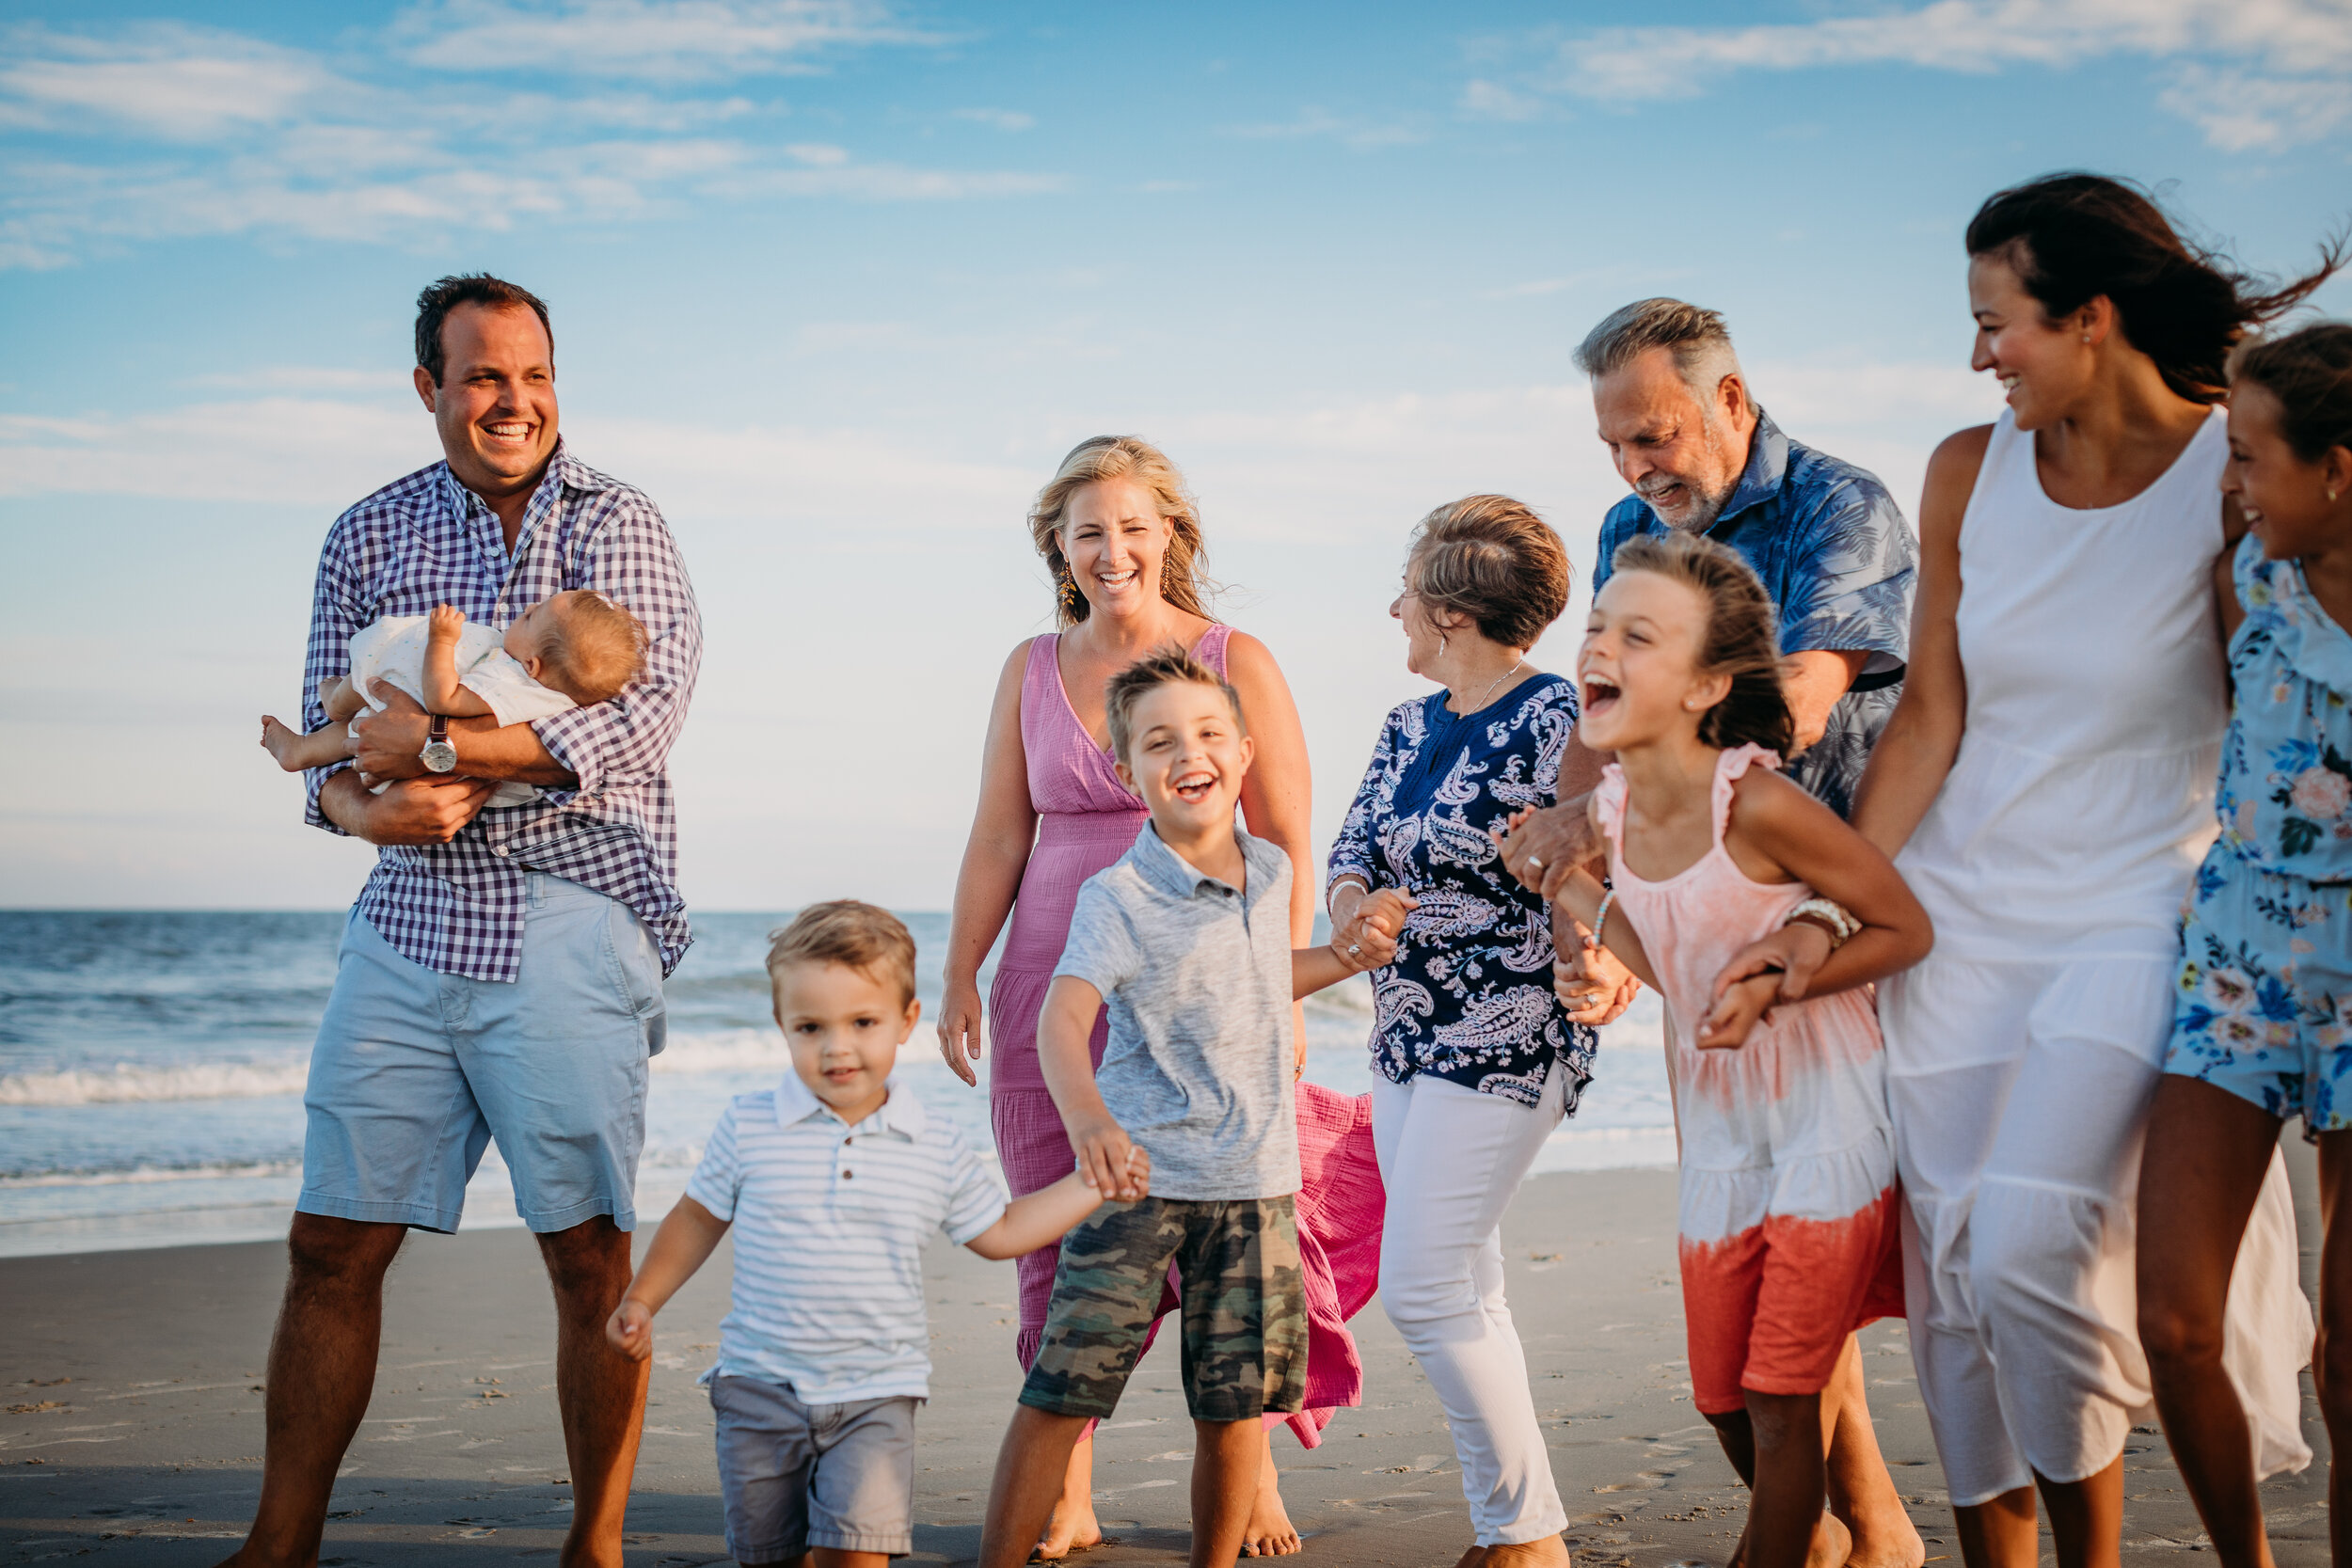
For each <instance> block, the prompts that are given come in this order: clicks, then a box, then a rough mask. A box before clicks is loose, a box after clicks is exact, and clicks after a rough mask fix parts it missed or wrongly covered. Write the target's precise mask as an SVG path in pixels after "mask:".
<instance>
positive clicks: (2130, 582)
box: [1879, 409, 2312, 1507]
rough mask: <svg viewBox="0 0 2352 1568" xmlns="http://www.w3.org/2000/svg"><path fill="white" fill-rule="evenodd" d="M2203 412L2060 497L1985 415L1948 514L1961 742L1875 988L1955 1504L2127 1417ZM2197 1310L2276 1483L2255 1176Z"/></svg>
mask: <svg viewBox="0 0 2352 1568" xmlns="http://www.w3.org/2000/svg"><path fill="white" fill-rule="evenodd" d="M2224 425H2225V420H2224V416H2223V414H2222V412H2221V410H2219V409H2216V410H2214V413H2213V416H2212V418H2211V419H2210V420H2208V422H2207V423H2206V425H2205V427H2204V428H2203V429H2202V430H2201V431H2199V432H2198V434H2197V435H2196V436H2195V437H2194V438H2193V439H2192V440H2191V441H2190V442H2189V444H2188V446H2187V448H2186V449H2185V451H2183V452H2182V453H2181V455H2180V457H2179V458H2178V459H2177V460H2175V461H2174V463H2173V464H2172V467H2170V468H2169V470H2167V472H2166V473H2165V474H2164V476H2163V477H2162V478H2161V479H2159V480H2157V481H2156V483H2153V484H2152V485H2150V486H2149V487H2148V488H2147V489H2146V490H2145V491H2143V492H2141V493H2140V494H2139V495H2138V496H2136V497H2134V498H2133V499H2131V500H2128V501H2126V502H2124V503H2123V504H2122V505H2121V506H2111V507H2100V508H2095V509H2090V510H2075V509H2072V508H2067V507H2062V506H2059V505H2058V504H2057V503H2056V502H2054V501H2052V500H2051V499H2049V497H2048V496H2047V495H2046V494H2045V493H2044V492H2043V490H2042V481H2041V476H2040V474H2039V473H2038V472H2037V471H2036V468H2035V463H2034V441H2033V436H2031V435H2030V434H2028V433H2026V432H2022V431H2020V430H2018V429H2017V427H2016V425H2015V424H2014V423H2013V422H2012V420H2011V419H2010V415H2009V414H2007V413H2004V414H2002V416H2001V418H2000V422H1999V423H1998V424H1996V425H1995V426H1994V431H1993V436H1992V440H1991V443H1990V445H1989V446H1988V447H1987V448H1986V451H1985V454H1984V465H1983V467H1982V468H1981V469H1980V470H1979V473H1978V476H1977V483H1976V489H1975V492H1974V493H1973V494H1972V495H1971V496H1970V498H1969V500H1968V509H1967V512H1966V514H1965V515H1964V516H1963V519H1962V523H1961V533H1960V553H1961V598H1960V607H1959V611H1958V620H1959V631H1960V657H1961V664H1962V666H1963V669H1964V671H1965V672H1966V674H1967V684H1968V705H1967V728H1966V732H1965V734H1964V735H1963V737H1962V740H1961V745H1960V752H1959V755H1958V756H1957V758H1956V759H1955V760H1954V762H1953V764H1952V770H1951V773H1950V776H1949V777H1948V778H1947V780H1946V781H1945V784H1944V787H1943V789H1942V791H1941V792H1940V793H1939V794H1938V795H1937V796H1936V799H1935V801H1934V804H1933V805H1932V806H1931V807H1930V808H1929V811H1928V814H1927V816H1926V817H1925V818H1923V819H1922V820H1921V822H1920V824H1919V827H1918V831H1917V832H1915V833H1914V834H1913V835H1912V839H1911V842H1910V843H1909V844H1908V845H1907V846H1905V847H1904V849H1903V851H1902V853H1901V854H1900V855H1899V856H1898V857H1897V859H1896V864H1897V866H1898V867H1899V868H1900V870H1901V871H1902V874H1903V876H1904V878H1905V879H1907V880H1908V881H1909V882H1910V884H1911V886H1912V888H1913V889H1914V891H1915V892H1916V893H1917V894H1918V895H1919V899H1920V902H1921V903H1922V904H1924V905H1925V906H1926V907H1927V911H1928V913H1929V914H1930V916H1931V917H1932V918H1933V920H1934V922H1935V950H1934V951H1933V952H1932V953H1931V955H1930V956H1929V957H1928V958H1927V960H1926V961H1925V962H1923V963H1921V964H1920V965H1918V966H1917V967H1916V968H1915V969H1913V970H1911V971H1909V972H1908V973H1906V974H1899V975H1897V976H1895V977H1893V978H1892V979H1889V980H1885V981H1883V982H1881V984H1880V989H1879V1013H1880V1020H1881V1023H1882V1026H1883V1029H1884V1031H1885V1037H1886V1060H1887V1088H1888V1096H1889V1099H1890V1101H1891V1105H1892V1109H1893V1113H1894V1124H1895V1148H1896V1159H1897V1164H1898V1168H1899V1171H1900V1174H1901V1177H1902V1183H1903V1193H1904V1197H1905V1200H1906V1206H1907V1212H1906V1215H1905V1232H1906V1234H1905V1242H1906V1246H1905V1252H1906V1257H1905V1294H1906V1296H1907V1298H1908V1313H1909V1316H1910V1320H1911V1343H1912V1354H1913V1357H1914V1360H1915V1364H1916V1366H1917V1369H1918V1374H1919V1386H1920V1392H1921V1397H1922V1399H1923V1400H1924V1402H1925V1403H1926V1405H1927V1410H1928V1418H1929V1423H1930V1425H1931V1427H1932V1429H1933V1431H1934V1433H1935V1441H1936V1447H1937V1449H1938V1451H1939V1453H1940V1455H1941V1457H1942V1459H1943V1463H1944V1468H1945V1472H1946V1477H1947V1482H1948V1484H1949V1486H1950V1489H1951V1499H1952V1502H1953V1503H1954V1504H1955V1505H1956V1506H1960V1507H1970V1506H1973V1505H1976V1504H1979V1503H1982V1502H1985V1501H1988V1500H1990V1499H1991V1498H1993V1497H1997V1496H1999V1495H2000V1494H2001V1493H2003V1492H2007V1491H2010V1490H2012V1489H2013V1488H2016V1487H2020V1486H2026V1485H2028V1484H2030V1483H2031V1482H2032V1481H2033V1478H2034V1475H2035V1474H2036V1473H2039V1474H2040V1475H2042V1476H2043V1477H2045V1478H2047V1479H2049V1480H2052V1481H2080V1480H2083V1479H2085V1478H2087V1477H2090V1476H2092V1475H2095V1474H2097V1473H2098V1472H2099V1471H2101V1470H2103V1469H2105V1468H2106V1466H2107V1465H2109V1464H2110V1463H2111V1462H2113V1460H2114V1459H2115V1458H2116V1456H2117V1455H2118V1454H2119V1453H2121V1452H2122V1447H2123V1441H2124V1437H2125V1435H2126V1433H2128V1432H2129V1431H2130V1429H2131V1426H2132V1424H2133V1422H2134V1421H2135V1420H2142V1419H2146V1418H2148V1415H2149V1412H2150V1410H2151V1409H2152V1407H2153V1402H2152V1395H2151V1391H2150V1386H2149V1381H2148V1365H2147V1359H2146V1357H2145V1355H2144V1354H2142V1352H2141V1350H2140V1347H2139V1338H2138V1334H2137V1326H2136V1325H2137V1300H2136V1293H2135V1289H2134V1283H2133V1243H2134V1234H2135V1225H2134V1210H2135V1207H2136V1204H2137V1193H2138V1186H2139V1150H2140V1144H2141V1140H2142V1138H2143V1135H2144V1133H2145V1131H2146V1124H2147V1115H2148V1107H2149V1102H2150V1099H2151V1097H2152V1096H2153V1093H2154V1090H2155V1085H2156V1081H2157V1078H2158V1076H2159V1075H2160V1073H2161V1071H2162V1069H2163V1064H2164V1051H2165V1044H2166V1041H2167V1039H2168V1038H2169V1034H2170V1025H2171V1019H2172V986H2171V982H2172V976H2173V968H2174V965H2175V963H2176V962H2177V959H2178V951H2179V940H2180V939H2179V916H2180V911H2181V907H2182V903H2183V900H2184V898H2185V895H2186V893H2187V890H2188V885H2189V879H2190V878H2191V876H2192V875H2193V874H2194V872H2195V871H2196V868H2197V863H2198V861H2199V859H2200V858H2201V855H2202V854H2203V852H2204V849H2205V847H2206V846H2207V845H2208V844H2209V843H2210V842H2211V841H2212V840H2213V837H2214V835H2215V832H2216V827H2215V823H2214V817H2213V796H2214V789H2215V779H2216V768H2217V762H2218V757H2219V752H2220V744H2221V736H2222V732H2223V730H2224V729H2225V728H2226V726H2227V724H2228V721H2229V691H2228V687H2227V684H2226V681H2225V679H2224V673H2223V669H2224V667H2223V661H2222V654H2221V640H2220V627H2219V625H2218V622H2217V618H2216V616H2215V613H2214V608H2213V570H2212V569H2213V562H2214V560H2215V558H2216V556H2217V554H2218V553H2219V552H2220V550H2221V548H2222V544H2223V541H2222V533H2221V503H2220V495H2219V479H2220V473H2221V465H2222V461H2223V459H2224V457H2225V456H2226V455H2227V446H2226V441H2225V438H2224V435H2223V431H2224ZM2229 1314H2230V1341H2231V1351H2230V1354H2229V1356H2228V1360H2229V1363H2230V1370H2231V1372H2232V1375H2233V1377H2234V1378H2235V1379H2236V1380H2237V1385H2238V1388H2239V1391H2240V1393H2241V1394H2242V1395H2243V1396H2244V1397H2245V1398H2246V1401H2247V1405H2248V1414H2249V1418H2250V1419H2251V1422H2252V1425H2253V1428H2254V1433H2255V1445H2256V1449H2257V1454H2256V1459H2257V1463H2258V1466H2259V1468H2260V1469H2261V1470H2262V1472H2263V1473H2264V1474H2265V1475H2267V1474H2270V1473H2272V1472H2275V1471H2277V1470H2280V1469H2283V1468H2289V1467H2294V1468H2300V1467H2301V1466H2302V1465H2305V1464H2308V1463H2309V1462H2310V1458H2311V1452H2310V1449H2308V1448H2306V1447H2305V1446H2304V1444H2303V1441H2302V1437H2301V1434H2300V1431H2299V1425H2298V1420H2297V1417H2298V1414H2299V1393H2298V1390H2297V1388H2296V1370H2297V1369H2298V1368H2299V1367H2300V1365H2301V1364H2302V1358H2304V1357H2307V1356H2308V1354H2309V1351H2310V1347H2311V1342H2312V1326H2311V1325H2312V1318H2311V1308H2310V1305H2309V1303H2308V1302H2306V1301H2305V1300H2304V1297H2303V1294H2302V1291H2301V1289H2300V1286H2299V1281H2298V1276H2297V1260H2296V1246H2295V1212H2294V1208H2293V1204H2292V1201H2291V1197H2290V1195H2289V1192H2288V1189H2287V1183H2286V1172H2285V1166H2284V1164H2282V1163H2281V1162H2280V1161H2279V1160H2277V1159H2276V1158H2274V1160H2273V1162H2272V1167H2271V1172H2270V1176H2269V1179H2268V1181H2267V1183H2266V1184H2265V1188H2264V1191H2263V1196H2262V1200H2261V1202H2260V1204H2259V1205H2258V1206H2257V1208H2256V1212H2255V1216H2254V1222H2253V1225H2252V1226H2251V1227H2249V1231H2248V1237H2247V1241H2246V1243H2245V1246H2244V1248H2243V1249H2242V1250H2241V1252H2240V1254H2239V1259H2238V1266H2237V1269H2236V1271H2235V1274H2234V1275H2233V1279H2232V1282H2231V1289H2230V1307H2229ZM2290 1347H2292V1349H2291V1350H2290V1349H2289V1348H2290ZM2282 1350H2289V1353H2288V1354H2281V1351H2282Z"/></svg>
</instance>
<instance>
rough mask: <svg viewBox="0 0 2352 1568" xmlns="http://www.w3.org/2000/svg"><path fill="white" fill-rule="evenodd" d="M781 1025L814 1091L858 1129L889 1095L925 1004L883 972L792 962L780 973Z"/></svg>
mask: <svg viewBox="0 0 2352 1568" xmlns="http://www.w3.org/2000/svg"><path fill="white" fill-rule="evenodd" d="M774 982H775V997H776V1023H777V1025H778V1026H779V1027H781V1028H782V1029H783V1030H784V1037H785V1042H786V1043H787V1044H788V1045H789V1046H791V1048H792V1070H793V1072H794V1073H796V1074H798V1075H799V1077H800V1080H801V1082H802V1083H803V1084H806V1085H808V1088H809V1092H810V1093H811V1094H814V1095H815V1096H816V1097H817V1098H818V1100H819V1101H823V1102H824V1103H825V1104H827V1105H830V1106H832V1107H833V1109H834V1113H835V1114H836V1115H838V1116H839V1117H841V1119H842V1120H844V1121H847V1122H850V1123H851V1124H853V1125H854V1124H855V1123H857V1122H860V1121H863V1120H864V1119H865V1118H866V1117H869V1116H872V1115H873V1114H874V1110H875V1108H876V1107H878V1106H880V1105H881V1104H882V1101H883V1100H884V1099H885V1098H886V1091H887V1090H888V1088H889V1085H890V1069H892V1068H893V1067H895V1066H897V1065H898V1047H900V1046H902V1045H904V1044H905V1043H906V1041H907V1037H908V1036H909V1035H911V1034H913V1033H914V1025H915V1024H916V1023H917V1022H920V1021H921V1019H922V1017H923V1004H922V1003H920V1002H917V1001H915V1000H914V998H912V997H907V996H902V995H900V994H899V993H898V989H897V987H896V986H894V985H893V984H891V983H890V981H889V980H887V979H885V978H884V977H883V976H882V975H881V974H876V973H873V972H870V971H867V970H863V969H852V968H850V966H849V965H847V964H837V963H818V962H814V961H809V962H801V963H788V964H786V965H784V966H783V967H782V968H781V969H779V970H777V971H776V973H775V975H774Z"/></svg>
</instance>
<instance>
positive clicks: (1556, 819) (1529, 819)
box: [1487, 804, 1600, 902]
mask: <svg viewBox="0 0 2352 1568" xmlns="http://www.w3.org/2000/svg"><path fill="white" fill-rule="evenodd" d="M1487 836H1488V837H1489V838H1492V839H1493V840H1494V841H1495V847H1496V848H1497V849H1499V850H1501V851H1502V868H1503V869H1504V870H1506V871H1508V872H1510V873H1511V875H1512V876H1514V877H1516V878H1518V880H1519V885H1520V886H1521V887H1524V888H1526V889H1527V890H1528V891H1530V892H1531V893H1539V894H1541V895H1543V896H1544V899H1545V901H1546V902H1549V901H1551V900H1554V899H1556V898H1558V897H1559V895H1560V886H1561V884H1562V883H1564V882H1565V881H1566V880H1567V879H1568V874H1569V873H1570V872H1572V871H1574V870H1575V869H1576V868H1577V867H1578V866H1580V865H1582V864H1583V863H1585V862H1587V861H1589V860H1591V859H1592V858H1593V857H1594V856H1595V855H1597V854H1598V853H1600V841H1599V839H1598V838H1597V836H1596V835H1595V834H1594V832H1593V824H1592V819H1591V818H1590V817H1588V816H1585V814H1584V811H1583V809H1582V807H1581V804H1578V805H1565V806H1549V807H1546V808H1545V809H1544V810H1542V811H1537V810H1536V809H1534V807H1532V806H1528V807H1522V808H1521V809H1520V810H1518V811H1516V812H1513V813H1512V814H1511V819H1510V821H1508V822H1507V823H1505V824H1504V825H1503V831H1502V832H1500V833H1493V832H1490V833H1488V834H1487Z"/></svg>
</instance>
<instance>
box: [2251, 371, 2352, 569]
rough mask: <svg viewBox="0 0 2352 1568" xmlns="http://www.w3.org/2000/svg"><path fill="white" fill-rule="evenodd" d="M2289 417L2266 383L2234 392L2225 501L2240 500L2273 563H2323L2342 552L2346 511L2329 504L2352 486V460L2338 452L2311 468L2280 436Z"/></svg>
mask: <svg viewBox="0 0 2352 1568" xmlns="http://www.w3.org/2000/svg"><path fill="white" fill-rule="evenodd" d="M2284 412H2285V410H2284V409H2283V408H2282V407H2281V406H2280V403H2279V397H2278V394H2277V393H2275V392H2273V391H2272V390H2271V389H2270V388H2267V387H2265V386H2264V385H2263V384H2262V383H2261V382H2259V381H2249V380H2244V379H2241V380H2239V381H2238V382H2237V383H2236V384H2235V385H2234V386H2233V387H2232V388H2230V459H2229V462H2228V463H2227V464H2225V465H2224V466H2223V467H2222V469H2221V493H2222V494H2223V495H2225V496H2235V497H2236V498H2237V503H2238V510H2239V511H2241V512H2243V513H2244V514H2245V515H2246V526H2247V527H2249V528H2250V529H2252V530H2253V531H2254V536H2255V537H2256V538H2258V539H2260V540H2261V541H2262V542H2263V554H2264V555H2265V556H2266V557H2268V558H2269V559H2270V560H2272V561H2283V560H2286V559H2288V558H2290V557H2295V558H2298V559H2299V558H2301V557H2304V556H2311V555H2321V554H2325V553H2326V552H2328V551H2329V550H2332V549H2340V548H2342V547H2343V546H2344V545H2345V544H2346V543H2347V542H2348V541H2347V540H2346V539H2345V537H2344V517H2343V515H2342V514H2343V512H2344V507H2343V506H2341V505H2340V504H2337V503H2334V502H2331V501H2330V500H2329V499H2328V486H2329V484H2330V483H2334V484H2335V487H2336V491H2337V494H2338V495H2339V496H2342V495H2344V492H2345V488H2346V481H2347V479H2352V452H2347V451H2345V450H2344V448H2342V447H2335V448H2331V449H2330V450H2329V451H2326V452H2323V453H2322V454H2321V455H2320V458H2319V461H2318V462H2316V463H2306V462H2304V461H2303V460H2302V459H2301V458H2300V457H2297V456H2296V454H2295V449H2294V448H2293V447H2292V446H2290V445H2288V444H2287V438H2286V435H2285V433H2284V432H2283V431H2282V430H2280V415H2281V414H2283V413H2284Z"/></svg>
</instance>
